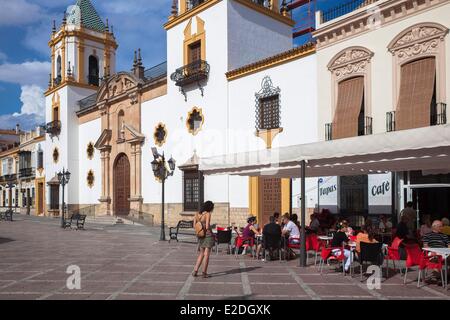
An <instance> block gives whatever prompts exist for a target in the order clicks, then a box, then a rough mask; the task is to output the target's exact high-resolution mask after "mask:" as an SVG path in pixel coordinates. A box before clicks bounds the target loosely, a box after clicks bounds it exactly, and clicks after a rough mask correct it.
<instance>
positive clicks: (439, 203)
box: [412, 187, 450, 220]
mask: <svg viewBox="0 0 450 320" xmlns="http://www.w3.org/2000/svg"><path fill="white" fill-rule="evenodd" d="M412 201H413V203H414V208H415V209H416V210H417V211H418V214H419V217H420V218H421V216H423V215H425V214H429V215H430V216H431V219H432V220H436V219H439V220H440V219H442V218H444V217H447V218H448V217H449V212H450V187H433V188H414V189H412Z"/></svg>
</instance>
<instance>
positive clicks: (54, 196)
mask: <svg viewBox="0 0 450 320" xmlns="http://www.w3.org/2000/svg"><path fill="white" fill-rule="evenodd" d="M50 210H59V185H58V184H53V185H50Z"/></svg>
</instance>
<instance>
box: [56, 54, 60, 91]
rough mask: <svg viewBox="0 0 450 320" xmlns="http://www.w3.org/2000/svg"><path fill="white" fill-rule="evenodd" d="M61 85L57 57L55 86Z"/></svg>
mask: <svg viewBox="0 0 450 320" xmlns="http://www.w3.org/2000/svg"><path fill="white" fill-rule="evenodd" d="M60 83H61V56H58V58H57V59H56V79H55V84H56V85H58V84H60Z"/></svg>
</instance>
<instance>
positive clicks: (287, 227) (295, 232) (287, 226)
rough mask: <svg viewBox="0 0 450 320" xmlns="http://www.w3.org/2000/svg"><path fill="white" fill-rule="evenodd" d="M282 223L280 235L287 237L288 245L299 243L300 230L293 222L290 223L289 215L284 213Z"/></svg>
mask: <svg viewBox="0 0 450 320" xmlns="http://www.w3.org/2000/svg"><path fill="white" fill-rule="evenodd" d="M283 223H284V227H283V231H282V232H281V234H282V235H283V236H284V237H289V243H292V244H298V243H300V230H299V228H298V226H297V225H296V224H295V223H294V222H292V221H291V219H290V218H289V213H285V214H284V215H283Z"/></svg>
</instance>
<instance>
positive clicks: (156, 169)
mask: <svg viewBox="0 0 450 320" xmlns="http://www.w3.org/2000/svg"><path fill="white" fill-rule="evenodd" d="M152 153H153V158H154V160H153V161H152V170H153V174H154V175H155V177H156V178H158V179H159V180H161V184H162V201H161V235H160V237H159V240H160V241H165V240H166V232H165V229H164V184H165V181H166V179H167V178H168V177H170V176H173V173H174V171H175V160H174V159H173V158H172V157H170V159H169V161H167V162H166V158H165V156H164V152H163V154H162V155H161V154H159V153H158V150H157V149H156V148H154V147H153V148H152ZM167 164H168V165H169V167H167Z"/></svg>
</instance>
